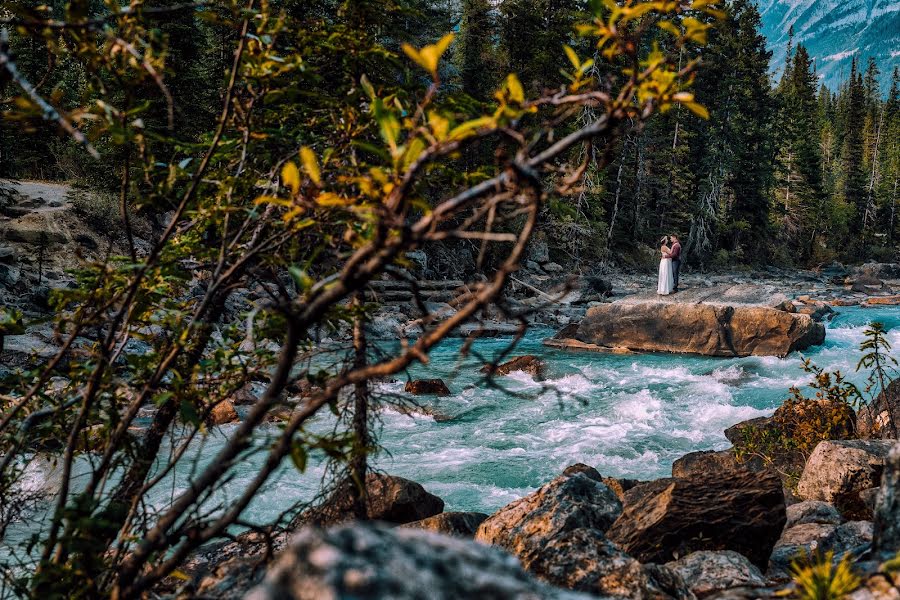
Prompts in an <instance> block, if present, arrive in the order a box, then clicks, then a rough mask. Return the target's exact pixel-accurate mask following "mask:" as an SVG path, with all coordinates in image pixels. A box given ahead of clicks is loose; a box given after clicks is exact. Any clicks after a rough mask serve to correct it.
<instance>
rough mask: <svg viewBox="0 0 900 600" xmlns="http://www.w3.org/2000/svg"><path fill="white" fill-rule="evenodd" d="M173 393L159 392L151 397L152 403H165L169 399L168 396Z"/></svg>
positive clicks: (157, 404)
mask: <svg viewBox="0 0 900 600" xmlns="http://www.w3.org/2000/svg"><path fill="white" fill-rule="evenodd" d="M174 395H175V394H174V393H173V392H162V393H159V394H157V395H155V396H154V397H153V404H155V405H156V406H162V405H163V404H165V403H166V402H168V401H169V398H171V397H172V396H174Z"/></svg>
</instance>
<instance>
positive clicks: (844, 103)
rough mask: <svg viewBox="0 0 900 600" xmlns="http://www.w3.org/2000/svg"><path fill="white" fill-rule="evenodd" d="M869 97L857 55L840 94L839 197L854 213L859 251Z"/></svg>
mask: <svg viewBox="0 0 900 600" xmlns="http://www.w3.org/2000/svg"><path fill="white" fill-rule="evenodd" d="M865 108H866V98H865V88H864V85H863V78H862V74H861V73H860V72H859V67H858V63H857V60H856V59H855V58H854V59H853V62H852V63H851V66H850V78H849V80H848V81H847V84H846V85H845V86H844V89H843V90H842V91H841V94H840V96H839V98H838V117H837V118H838V123H839V125H838V127H839V130H840V137H841V146H840V148H841V154H840V164H839V168H840V173H839V175H838V185H837V199H838V200H839V201H840V203H841V204H842V205H843V206H844V207H845V208H846V209H847V211H848V212H849V214H850V221H849V228H850V233H851V234H852V235H853V236H854V239H853V240H852V242H853V244H854V246H855V251H856V252H857V253H859V252H860V251H861V250H862V238H863V237H864V233H865V231H866V225H867V224H866V223H864V222H863V219H864V218H865V216H866V212H865V208H866V207H865V202H866V173H865V171H864V170H863V135H862V133H863V127H862V126H863V121H864V117H865Z"/></svg>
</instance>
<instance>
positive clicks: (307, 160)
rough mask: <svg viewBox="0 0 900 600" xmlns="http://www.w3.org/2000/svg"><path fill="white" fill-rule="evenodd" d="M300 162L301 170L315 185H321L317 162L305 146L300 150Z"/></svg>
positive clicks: (320, 173)
mask: <svg viewBox="0 0 900 600" xmlns="http://www.w3.org/2000/svg"><path fill="white" fill-rule="evenodd" d="M300 160H301V161H303V169H304V170H305V171H306V174H307V175H308V176H309V178H310V179H312V181H313V183H315V184H316V185H322V172H321V171H320V170H319V161H318V159H317V158H316V155H315V153H314V152H313V151H312V149H310V148H308V147H307V146H303V147H302V148H300Z"/></svg>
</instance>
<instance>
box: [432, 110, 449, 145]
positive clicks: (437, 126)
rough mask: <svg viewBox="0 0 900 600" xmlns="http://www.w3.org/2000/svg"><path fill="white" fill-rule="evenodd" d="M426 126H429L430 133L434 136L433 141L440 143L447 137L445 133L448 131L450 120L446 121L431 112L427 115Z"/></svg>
mask: <svg viewBox="0 0 900 600" xmlns="http://www.w3.org/2000/svg"><path fill="white" fill-rule="evenodd" d="M428 124H429V125H430V126H431V132H432V133H433V134H434V137H435V139H437V141H439V142H440V141H442V140H443V139H444V138H446V137H447V132H448V131H449V130H450V120H449V119H446V118H445V117H443V116H442V115H440V114H439V113H437V112H435V111H432V112H430V113H428Z"/></svg>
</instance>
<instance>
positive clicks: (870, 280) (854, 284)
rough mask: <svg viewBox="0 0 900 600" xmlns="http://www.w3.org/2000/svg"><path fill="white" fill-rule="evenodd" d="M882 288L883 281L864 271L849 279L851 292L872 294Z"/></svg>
mask: <svg viewBox="0 0 900 600" xmlns="http://www.w3.org/2000/svg"><path fill="white" fill-rule="evenodd" d="M882 288H884V282H883V281H882V280H880V279H878V278H877V277H875V276H874V275H870V274H867V273H864V274H862V275H860V276H858V277H856V278H855V279H853V280H852V281H850V290H851V291H853V292H862V293H864V294H872V293H875V292H879V291H881V289H882Z"/></svg>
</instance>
